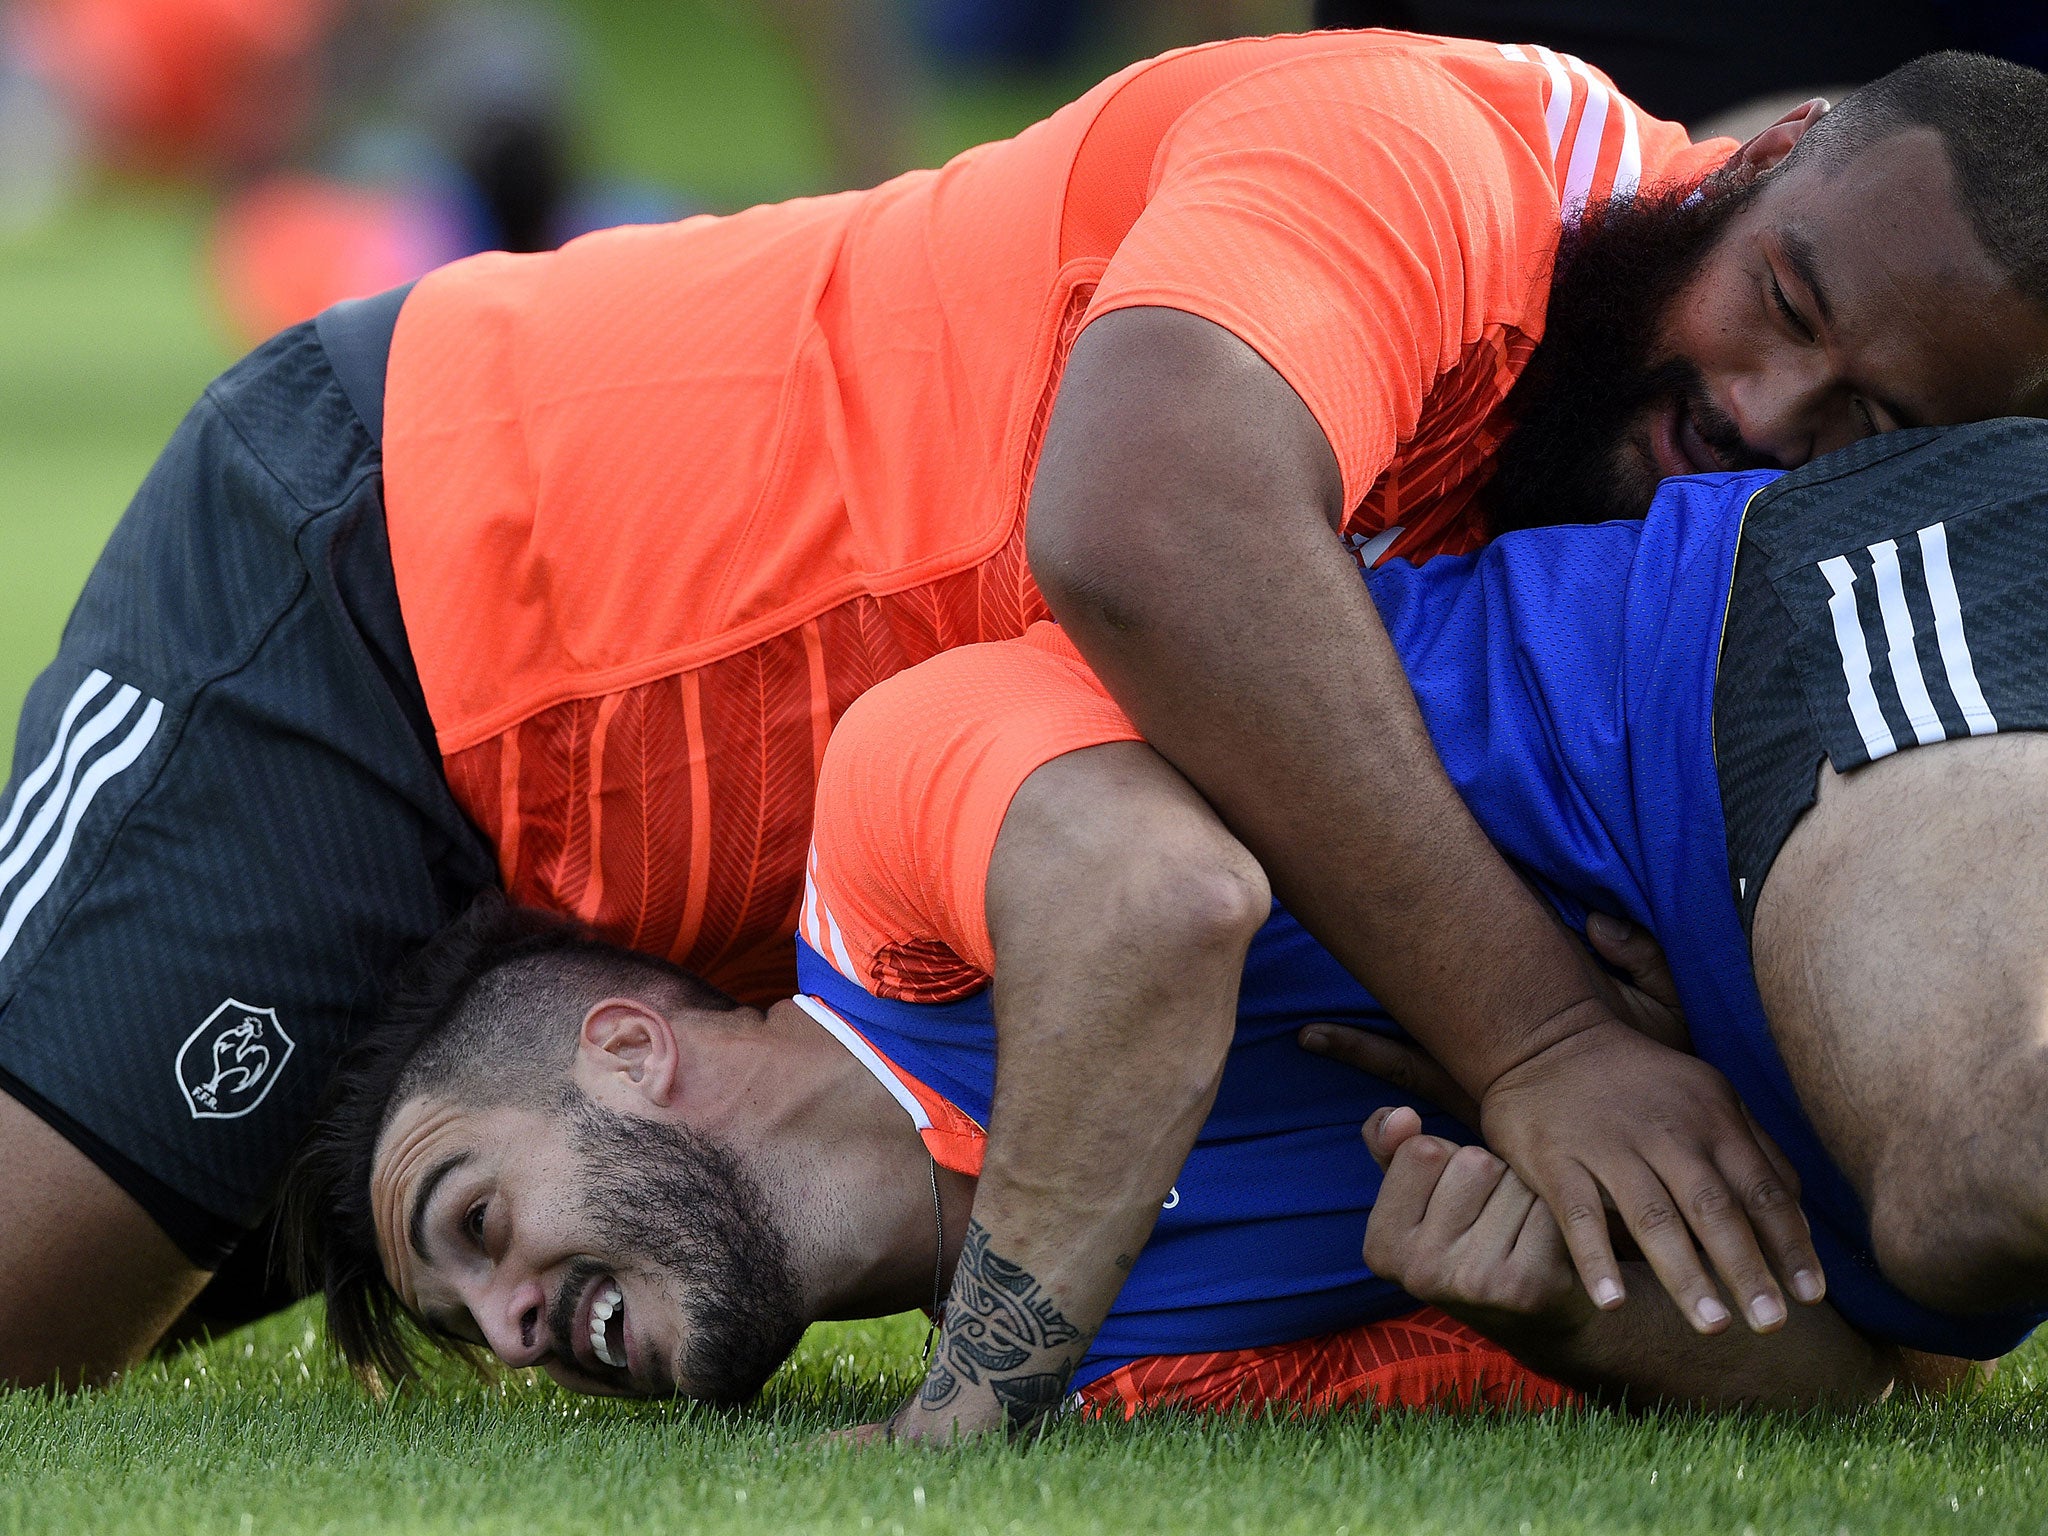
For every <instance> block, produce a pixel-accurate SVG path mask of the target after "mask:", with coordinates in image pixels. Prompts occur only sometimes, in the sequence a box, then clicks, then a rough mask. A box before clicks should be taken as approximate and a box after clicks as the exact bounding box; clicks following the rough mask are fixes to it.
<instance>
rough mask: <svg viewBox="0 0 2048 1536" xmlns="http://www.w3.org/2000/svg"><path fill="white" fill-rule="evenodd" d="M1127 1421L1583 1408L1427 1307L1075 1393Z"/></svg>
mask: <svg viewBox="0 0 2048 1536" xmlns="http://www.w3.org/2000/svg"><path fill="white" fill-rule="evenodd" d="M1076 1396H1077V1397H1078V1398H1079V1406H1080V1411H1081V1412H1082V1413H1084V1414H1088V1415H1090V1416H1093V1417H1109V1416H1111V1415H1115V1414H1121V1415H1122V1416H1123V1417H1124V1418H1126V1419H1132V1418H1136V1417H1137V1416H1138V1415H1139V1414H1141V1413H1148V1412H1153V1411H1156V1410H1158V1409H1162V1408H1178V1409H1184V1410H1186V1409H1193V1410H1198V1411H1202V1412H1210V1413H1217V1412H1230V1411H1233V1410H1235V1411H1241V1412H1251V1413H1269V1412H1276V1411H1277V1412H1296V1413H1324V1412H1327V1411H1329V1410H1330V1409H1332V1408H1350V1407H1374V1408H1431V1409H1450V1410H1454V1411H1469V1410H1471V1409H1474V1408H1512V1409H1521V1410H1542V1409H1547V1408H1557V1407H1561V1406H1563V1405H1565V1404H1568V1403H1576V1402H1578V1401H1579V1394H1578V1393H1576V1392H1574V1391H1573V1390H1572V1389H1571V1388H1570V1387H1567V1386H1565V1385H1563V1384H1562V1383H1561V1382H1556V1381H1552V1380H1551V1379H1550V1378H1549V1377H1547V1376H1540V1375H1538V1374H1537V1373H1536V1372H1535V1371H1532V1370H1530V1369H1529V1368H1528V1367H1527V1366H1526V1365H1523V1364H1522V1363H1521V1362H1520V1361H1519V1360H1517V1359H1516V1358H1515V1357H1514V1356H1513V1355H1511V1354H1509V1353H1508V1352H1507V1351H1506V1350H1504V1349H1502V1348H1501V1347H1500V1346H1499V1345H1498V1344H1495V1343H1493V1342H1492V1341H1491V1340H1489V1339H1487V1338H1485V1337H1484V1336H1483V1335H1481V1334H1479V1333H1476V1332H1474V1331H1473V1330H1472V1329H1470V1328H1467V1327H1466V1326H1465V1325H1464V1324H1463V1323H1461V1322H1459V1321H1458V1320H1457V1319H1456V1318H1453V1317H1451V1316H1450V1315H1449V1314H1448V1313H1444V1312H1440V1311H1438V1310H1437V1309H1436V1308H1435V1307H1423V1308H1422V1309H1421V1310H1419V1311H1416V1312H1410V1313H1409V1314H1407V1316H1405V1317H1391V1318H1386V1319H1383V1320H1382V1321H1380V1322H1377V1323H1363V1324H1361V1325H1360V1326H1358V1327H1356V1328H1347V1329H1345V1330H1344V1331H1342V1332H1341V1333H1329V1334H1324V1335H1323V1336H1322V1337H1321V1338H1316V1339H1303V1340H1300V1341H1299V1342H1297V1343H1293V1344H1272V1345H1267V1346H1266V1347H1264V1348H1261V1349H1235V1350H1228V1351H1224V1352H1221V1353H1217V1354H1207V1355H1152V1356H1148V1357H1147V1358H1145V1359H1143V1360H1134V1361H1132V1362H1131V1363H1130V1364H1129V1365H1126V1366H1120V1367H1118V1368H1117V1369H1116V1370H1114V1371H1111V1372H1110V1373H1109V1374H1108V1375H1107V1376H1103V1377H1099V1378H1097V1379H1096V1380H1094V1381H1092V1382H1090V1383H1089V1384H1088V1385H1087V1386H1085V1387H1083V1388H1082V1389H1081V1390H1080V1392H1079V1393H1077V1394H1076Z"/></svg>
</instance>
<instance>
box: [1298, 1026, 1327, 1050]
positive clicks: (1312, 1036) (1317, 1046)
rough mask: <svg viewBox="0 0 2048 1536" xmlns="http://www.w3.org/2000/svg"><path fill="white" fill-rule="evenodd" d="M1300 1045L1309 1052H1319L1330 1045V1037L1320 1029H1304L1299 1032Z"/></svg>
mask: <svg viewBox="0 0 2048 1536" xmlns="http://www.w3.org/2000/svg"><path fill="white" fill-rule="evenodd" d="M1301 1043H1302V1044H1303V1045H1304V1046H1306V1047H1307V1048H1308V1049H1309V1050H1312V1051H1319V1050H1321V1049H1322V1048H1323V1047H1324V1046H1326V1045H1328V1044H1329V1043H1330V1037H1329V1035H1328V1034H1327V1033H1325V1032H1324V1031H1322V1030H1320V1029H1304V1030H1303V1031H1302V1032H1301Z"/></svg>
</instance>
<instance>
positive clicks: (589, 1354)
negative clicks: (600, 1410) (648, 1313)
mask: <svg viewBox="0 0 2048 1536" xmlns="http://www.w3.org/2000/svg"><path fill="white" fill-rule="evenodd" d="M569 1346H570V1350H571V1352H572V1353H573V1354H574V1355H575V1357H576V1360H577V1363H578V1364H580V1365H581V1366H582V1367H583V1368H584V1369H585V1370H586V1371H588V1372H589V1373H590V1375H591V1376H592V1377H594V1378H596V1379H598V1380H604V1379H606V1378H607V1377H614V1376H615V1378H622V1377H624V1375H625V1374H626V1372H627V1370H628V1368H629V1362H630V1356H629V1354H628V1351H627V1346H626V1294H625V1292H624V1291H623V1290H621V1289H620V1288H619V1282H618V1281H617V1280H615V1279H613V1278H612V1277H611V1276H610V1275H606V1274H599V1275H597V1276H595V1277H594V1278H593V1279H592V1280H591V1282H590V1284H589V1285H588V1287H586V1288H585V1290H584V1292H583V1301H582V1303H581V1305H580V1306H579V1307H578V1308H577V1312H576V1321H575V1322H574V1324H572V1325H571V1334H570V1339H569ZM619 1384H621V1385H623V1382H620V1383H619Z"/></svg>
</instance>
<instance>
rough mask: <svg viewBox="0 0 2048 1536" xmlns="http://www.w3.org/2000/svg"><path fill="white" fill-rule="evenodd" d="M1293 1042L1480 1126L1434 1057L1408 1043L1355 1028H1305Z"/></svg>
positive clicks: (1472, 1103) (1473, 1108)
mask: <svg viewBox="0 0 2048 1536" xmlns="http://www.w3.org/2000/svg"><path fill="white" fill-rule="evenodd" d="M1295 1041H1296V1043H1298V1044H1299V1045H1300V1046H1301V1048H1302V1049H1303V1050H1304V1051H1307V1052H1308V1053H1309V1054H1310V1055H1312V1056H1326V1057H1328V1058H1329V1059H1330V1060H1331V1061H1336V1062H1342V1063H1343V1064H1344V1065H1345V1066H1347V1067H1356V1068H1357V1069H1358V1070H1359V1071H1361V1072H1367V1073H1370V1074H1371V1075H1372V1076H1374V1077H1376V1078H1378V1079H1379V1080H1380V1081H1381V1082H1383V1083H1391V1084H1392V1085H1393V1086H1394V1087H1396V1088H1398V1089H1400V1090H1401V1092H1403V1093H1405V1094H1407V1095H1408V1097H1410V1098H1411V1099H1422V1100H1424V1101H1425V1102H1427V1103H1430V1104H1434V1105H1435V1106H1436V1107H1437V1108H1438V1109H1441V1110H1443V1111H1444V1112H1445V1113H1446V1114H1449V1115H1453V1116H1455V1117H1456V1118H1457V1119H1459V1120H1461V1121H1463V1122H1464V1123H1465V1124H1466V1125H1469V1126H1472V1127H1473V1128H1475V1129H1477V1127H1478V1125H1479V1101H1478V1100H1477V1099H1475V1098H1473V1097H1472V1095H1471V1094H1469V1093H1467V1092H1466V1091H1465V1090H1464V1089H1463V1088H1462V1087H1460V1086H1459V1084H1458V1080H1457V1079H1456V1078H1455V1077H1453V1076H1451V1074H1450V1073H1448V1072H1446V1071H1445V1070H1444V1069H1443V1066H1442V1064H1441V1063H1439V1062H1438V1061H1437V1059H1436V1058H1435V1057H1434V1056H1432V1055H1430V1054H1429V1052H1427V1051H1425V1050H1424V1049H1423V1048H1422V1047H1421V1046H1419V1045H1416V1044H1415V1043H1414V1042H1412V1041H1408V1040H1396V1039H1395V1038H1394V1037H1393V1036H1391V1035H1382V1034H1380V1033H1378V1032H1377V1031H1375V1030H1370V1029H1360V1028H1358V1027H1357V1026H1356V1025H1354V1024H1307V1025H1304V1026H1303V1027H1302V1029H1301V1032H1300V1033H1299V1034H1298V1035H1296V1036H1295ZM1418 1123H1420V1122H1419V1121H1418ZM1367 1139H1368V1140H1370V1139H1371V1138H1369V1137H1368V1138H1367ZM1375 1155H1377V1154H1375Z"/></svg>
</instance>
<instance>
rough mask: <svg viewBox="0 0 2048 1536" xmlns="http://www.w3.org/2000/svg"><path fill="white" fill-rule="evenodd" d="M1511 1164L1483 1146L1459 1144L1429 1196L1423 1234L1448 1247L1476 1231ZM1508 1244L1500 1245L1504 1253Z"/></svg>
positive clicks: (1437, 1243) (1441, 1246) (1437, 1244)
mask: <svg viewBox="0 0 2048 1536" xmlns="http://www.w3.org/2000/svg"><path fill="white" fill-rule="evenodd" d="M1507 1171H1508V1165H1507V1164H1506V1163H1504V1162H1502V1161H1501V1160H1500V1159H1499V1158H1497V1157H1495V1156H1494V1155H1493V1154H1492V1153H1491V1152H1489V1151H1487V1150H1486V1149H1485V1148H1484V1147H1459V1148H1458V1149H1457V1150H1456V1151H1454V1152H1453V1153H1452V1154H1451V1157H1450V1161H1449V1162H1447V1163H1446V1164H1445V1165H1444V1170H1443V1173H1442V1174H1441V1175H1440V1176H1439V1177H1438V1179H1437V1181H1436V1188H1435V1189H1434V1190H1433V1191H1431V1193H1430V1197H1429V1210H1428V1212H1427V1213H1426V1214H1425V1215H1424V1217H1423V1220H1422V1233H1421V1235H1422V1237H1423V1239H1424V1240H1425V1241H1427V1242H1429V1243H1432V1244H1434V1245H1435V1246H1436V1247H1438V1248H1449V1247H1450V1246H1451V1244H1453V1243H1455V1242H1457V1241H1459V1240H1460V1239H1461V1238H1464V1237H1465V1236H1466V1235H1467V1234H1468V1233H1476V1232H1477V1230H1478V1228H1479V1226H1480V1220H1481V1216H1482V1215H1483V1213H1484V1212H1485V1210H1486V1208H1487V1205H1488V1204H1489V1202H1490V1201H1491V1200H1492V1198H1493V1196H1494V1194H1495V1193H1496V1191H1498V1189H1499V1187H1500V1182H1501V1176H1502V1175H1503V1174H1505V1173H1506V1172H1507ZM1507 1249H1508V1243H1507V1242H1506V1241H1503V1242H1502V1243H1501V1244H1500V1250H1501V1252H1503V1253H1505V1252H1506V1251H1507Z"/></svg>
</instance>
